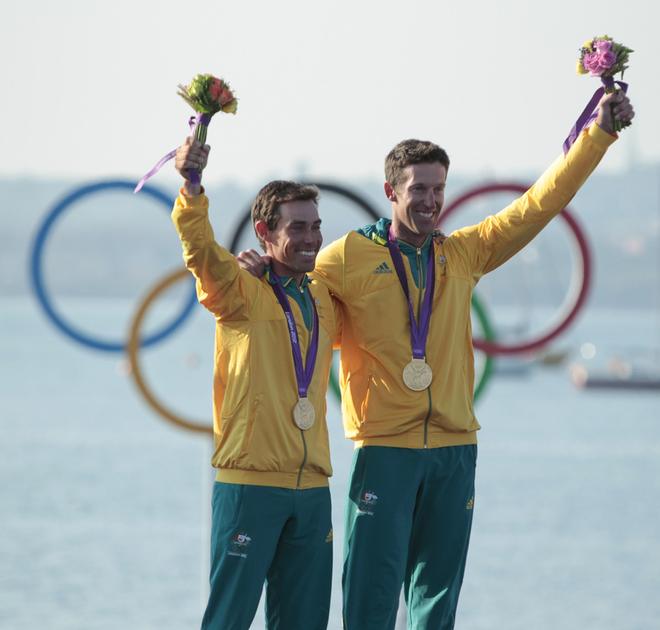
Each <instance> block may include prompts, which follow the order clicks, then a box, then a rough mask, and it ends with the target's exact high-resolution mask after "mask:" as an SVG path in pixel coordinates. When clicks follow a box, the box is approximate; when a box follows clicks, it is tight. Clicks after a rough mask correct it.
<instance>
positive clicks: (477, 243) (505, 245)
mask: <svg viewBox="0 0 660 630" xmlns="http://www.w3.org/2000/svg"><path fill="white" fill-rule="evenodd" d="M614 116H615V117H616V118H617V119H619V120H621V121H629V120H631V119H632V118H633V116H634V111H633V108H632V105H631V104H630V100H629V99H628V97H627V96H626V95H625V94H623V92H617V93H614V94H607V95H605V96H604V97H603V98H602V99H601V101H600V103H599V112H598V118H597V120H596V123H595V124H594V125H592V126H591V127H589V129H587V130H585V131H583V132H582V134H581V135H580V137H579V138H578V139H577V141H576V142H575V144H574V145H573V146H572V147H571V149H570V151H569V152H568V153H567V154H566V155H565V156H564V155H562V156H560V157H559V158H558V159H557V160H556V161H555V162H554V163H553V164H552V165H551V166H550V168H548V169H547V170H546V172H545V173H544V174H543V175H541V177H540V178H539V179H538V180H537V181H536V182H535V183H534V184H533V185H532V186H531V188H530V189H529V190H528V191H527V192H526V193H524V194H523V195H522V196H521V197H519V198H518V199H516V200H515V201H514V202H513V203H511V204H510V205H509V206H508V207H507V208H505V209H504V210H502V211H501V212H498V213H497V214H495V215H492V216H489V217H486V219H484V220H483V221H481V222H480V223H478V224H477V225H473V226H471V227H467V228H463V229H461V230H457V231H456V232H454V233H453V234H452V235H451V238H450V241H451V244H452V245H453V246H455V247H457V248H459V249H461V250H462V251H463V253H464V255H465V257H466V258H467V259H468V260H469V261H470V265H471V268H472V272H473V274H474V276H475V277H476V278H478V277H479V276H481V275H483V274H485V273H488V272H489V271H492V270H493V269H496V268H497V267H499V266H500V265H501V264H503V263H504V262H506V261H507V260H508V259H509V258H511V256H513V255H514V254H516V253H517V252H518V251H520V250H521V249H522V248H523V247H524V246H525V245H527V243H529V242H530V241H531V240H532V239H533V238H534V237H535V236H536V235H537V234H538V233H539V232H540V231H541V230H542V229H543V228H544V227H545V226H546V225H547V224H548V223H549V221H550V220H551V219H552V218H553V217H555V216H556V215H557V214H558V213H559V212H561V210H563V209H564V208H565V207H566V206H567V205H568V203H569V202H570V200H571V199H572V198H573V197H574V196H575V194H576V193H577V191H578V190H579V189H580V187H581V186H582V184H583V183H584V182H585V181H586V180H587V178H588V177H589V175H590V174H591V173H592V171H593V170H594V169H595V168H596V166H597V165H598V163H599V162H600V160H601V159H602V157H603V156H604V155H605V153H606V151H607V148H608V147H609V146H610V145H611V144H612V143H613V142H614V141H615V140H616V136H615V135H614V131H613V129H614V124H613V123H614V119H613V117H614Z"/></svg>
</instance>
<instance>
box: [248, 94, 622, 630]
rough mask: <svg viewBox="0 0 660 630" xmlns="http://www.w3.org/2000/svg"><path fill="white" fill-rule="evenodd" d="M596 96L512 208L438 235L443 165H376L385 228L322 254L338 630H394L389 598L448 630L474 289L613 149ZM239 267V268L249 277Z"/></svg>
mask: <svg viewBox="0 0 660 630" xmlns="http://www.w3.org/2000/svg"><path fill="white" fill-rule="evenodd" d="M633 115H634V112H633V110H632V106H631V105H630V102H629V100H628V98H627V97H626V96H625V95H623V94H622V93H617V94H611V95H607V96H605V97H604V98H603V99H602V100H601V102H600V104H599V111H598V118H597V120H596V123H595V124H594V125H592V126H591V127H590V128H588V129H587V130H585V131H584V132H583V133H582V134H581V135H580V137H579V138H578V139H577V141H576V142H575V144H574V145H573V146H572V148H571V149H570V151H569V152H568V153H567V154H566V155H565V156H561V157H560V158H559V159H558V160H557V161H556V162H555V163H554V164H553V165H552V166H551V167H550V168H549V169H548V170H547V171H546V172H545V173H544V174H543V175H542V176H541V177H540V178H539V180H538V181H537V182H536V183H535V184H534V185H533V186H532V187H531V188H530V189H529V190H528V191H527V192H526V193H525V194H524V195H522V196H521V197H520V198H518V199H516V200H515V201H514V202H513V203H511V204H510V205H509V206H508V207H507V208H505V209H504V210H502V211H501V212H499V213H497V214H495V215H493V216H489V217H487V218H486V219H484V220H483V221H482V222H481V223H479V224H477V225H474V226H471V227H467V228H463V229H460V230H457V231H456V232H453V233H452V234H450V235H449V236H447V237H445V236H444V235H442V234H440V233H438V232H436V226H437V224H438V217H439V215H440V212H441V210H442V206H443V203H444V189H445V182H446V178H447V170H448V167H449V158H448V156H447V154H446V153H445V151H444V150H443V149H441V148H440V147H438V146H437V145H435V144H433V143H431V142H423V141H419V140H406V141H403V142H401V143H399V144H398V145H397V146H396V147H394V149H393V150H392V151H391V152H390V153H389V155H388V156H387V158H386V160H385V177H386V182H385V194H386V196H387V198H388V199H389V201H390V202H391V205H392V219H391V221H390V220H385V219H381V220H380V221H378V222H377V223H376V224H374V225H370V226H367V227H365V228H363V229H361V230H357V231H355V232H350V233H349V234H347V235H346V236H344V237H343V238H341V239H339V240H338V241H335V242H334V243H332V244H330V245H329V246H328V247H326V248H325V249H324V250H323V251H322V252H321V253H320V254H319V257H318V259H317V262H316V269H315V277H317V278H319V279H320V280H321V281H322V282H323V283H325V284H326V286H327V287H328V288H329V289H330V293H331V294H332V296H333V297H334V298H335V299H336V300H338V301H339V302H340V303H341V306H342V337H341V386H342V410H343V418H344V428H345V433H346V436H347V437H348V438H349V439H351V440H353V441H354V442H355V445H356V447H357V448H356V450H355V453H354V458H353V465H352V471H351V479H350V486H349V497H348V505H347V511H346V526H345V527H346V529H345V534H344V535H345V541H346V547H345V560H344V574H343V591H344V628H346V629H347V630H392V629H393V628H394V625H395V621H396V611H397V606H398V601H399V592H400V590H401V587H402V585H403V588H404V595H405V598H406V603H407V609H408V627H409V628H414V629H415V630H448V629H450V628H453V627H454V622H455V614H456V606H457V603H458V596H459V592H460V588H461V584H462V581H463V574H464V570H465V560H466V556H467V549H468V543H469V537H470V529H471V524H472V514H473V507H474V477H475V466H476V456H477V449H476V442H477V436H476V432H477V430H478V429H479V424H478V422H477V419H476V417H475V414H474V409H473V388H474V359H473V350H472V331H471V324H470V303H471V296H472V290H473V289H474V287H475V285H476V284H477V282H478V281H479V279H480V278H481V276H483V275H484V274H485V273H488V272H490V271H492V270H493V269H495V268H497V267H498V266H499V265H501V264H502V263H504V262H506V261H507V260H508V259H509V258H510V257H511V256H513V255H514V254H515V253H516V252H518V251H519V250H520V249H522V248H523V247H524V246H525V245H526V244H527V243H529V241H531V240H532V239H533V238H534V236H536V235H537V234H538V233H539V231H540V230H541V229H543V227H544V226H545V225H546V224H547V223H548V222H549V221H550V220H551V219H552V218H553V217H554V216H556V215H557V214H558V213H559V212H560V211H561V210H562V209H563V208H564V207H565V206H566V205H567V204H568V203H569V201H570V200H571V198H572V197H573V196H574V195H575V193H576V192H577V191H578V190H579V188H580V186H581V185H582V184H583V182H584V181H585V180H586V179H587V177H588V176H589V174H590V173H591V172H592V171H593V169H594V168H595V167H596V165H597V164H598V162H599V161H600V160H601V158H602V157H603V155H604V154H605V151H606V150H607V147H608V146H609V145H610V144H611V143H612V142H614V140H615V135H614V134H613V128H614V127H613V116H616V117H617V118H618V119H619V120H621V121H629V120H630V119H631V118H632V117H633ZM254 262H255V259H254V257H253V256H252V255H247V256H245V257H243V262H242V264H244V265H245V266H247V267H252V268H253V270H254V271H258V267H257V266H255V265H254Z"/></svg>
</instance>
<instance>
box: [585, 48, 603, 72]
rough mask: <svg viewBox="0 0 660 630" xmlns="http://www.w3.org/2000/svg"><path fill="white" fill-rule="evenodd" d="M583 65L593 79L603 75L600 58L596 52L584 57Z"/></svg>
mask: <svg viewBox="0 0 660 630" xmlns="http://www.w3.org/2000/svg"><path fill="white" fill-rule="evenodd" d="M582 65H583V66H584V67H585V69H586V70H588V71H589V74H590V75H591V76H592V77H598V76H600V75H601V72H602V70H601V66H600V56H599V55H598V53H596V52H591V53H586V54H585V55H584V57H582Z"/></svg>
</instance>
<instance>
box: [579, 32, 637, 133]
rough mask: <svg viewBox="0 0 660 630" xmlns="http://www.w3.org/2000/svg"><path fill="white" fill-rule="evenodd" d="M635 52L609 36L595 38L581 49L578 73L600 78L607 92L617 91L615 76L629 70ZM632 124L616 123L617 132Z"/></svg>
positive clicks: (616, 121)
mask: <svg viewBox="0 0 660 630" xmlns="http://www.w3.org/2000/svg"><path fill="white" fill-rule="evenodd" d="M631 52H633V50H632V49H631V48H628V47H627V46H624V45H623V44H619V43H618V42H615V41H614V40H613V39H612V38H611V37H608V36H607V35H600V36H598V37H594V38H593V39H590V40H589V41H586V42H584V44H583V45H582V48H580V58H579V59H578V61H577V73H578V74H588V75H590V76H592V77H600V79H601V81H602V82H603V85H604V86H605V92H607V93H609V92H614V91H615V90H616V87H615V81H614V76H615V75H616V74H619V73H621V79H622V80H623V73H624V71H625V70H626V69H627V68H628V57H629V55H630V53H631ZM630 124H631V123H630V122H625V123H622V122H620V121H618V120H615V121H614V129H615V131H621V129H623V128H624V127H627V126H628V125H630Z"/></svg>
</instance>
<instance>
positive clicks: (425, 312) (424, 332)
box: [387, 227, 435, 359]
mask: <svg viewBox="0 0 660 630" xmlns="http://www.w3.org/2000/svg"><path fill="white" fill-rule="evenodd" d="M387 247H388V249H389V250H390V255H391V256H392V262H393V263H394V269H396V275H397V276H399V282H400V283H401V288H402V289H403V292H404V293H405V296H406V299H407V300H408V316H409V318H410V344H411V345H412V352H413V358H415V359H424V358H425V355H426V338H427V337H428V334H429V324H430V322H431V309H432V305H433V293H434V291H435V250H434V247H433V239H431V243H430V245H429V255H428V261H427V266H426V291H424V299H423V300H422V306H421V308H420V311H419V322H417V320H416V319H415V309H414V308H413V304H412V300H411V299H410V290H409V289H408V279H407V278H406V272H405V269H404V267H403V258H402V256H401V252H400V251H399V245H398V243H397V242H396V238H395V236H394V234H392V228H391V227H390V229H389V232H388V235H387Z"/></svg>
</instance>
